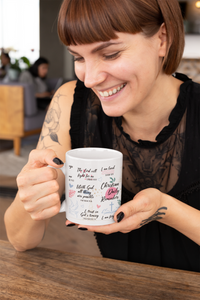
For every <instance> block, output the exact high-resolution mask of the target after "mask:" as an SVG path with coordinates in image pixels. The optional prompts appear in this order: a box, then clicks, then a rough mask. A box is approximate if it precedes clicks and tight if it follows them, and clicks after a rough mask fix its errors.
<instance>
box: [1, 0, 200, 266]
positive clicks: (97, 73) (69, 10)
mask: <svg viewBox="0 0 200 300" xmlns="http://www.w3.org/2000/svg"><path fill="white" fill-rule="evenodd" d="M58 32H59V36H60V39H61V40H62V41H63V43H64V44H65V45H66V46H67V47H68V50H69V52H70V53H71V54H72V55H73V56H74V60H75V72H76V75H77V77H78V81H77V83H76V82H70V83H67V84H65V85H63V86H62V87H61V88H60V89H59V91H58V92H57V93H56V95H55V97H54V100H53V102H52V104H51V106H50V109H49V112H48V114H47V117H46V120H45V122H44V127H43V130H42V133H41V137H40V140H39V143H38V146H37V150H34V151H33V152H31V154H30V157H29V161H28V163H27V165H26V166H25V167H24V168H23V170H22V171H21V173H20V174H19V176H18V178H17V182H18V187H19V192H18V195H17V196H16V199H15V200H14V202H13V203H12V204H11V206H10V207H9V208H8V210H7V212H6V214H5V224H6V228H7V233H8V238H9V240H10V241H11V243H12V244H13V246H14V247H15V248H16V249H17V250H19V251H23V250H26V249H30V248H33V247H35V246H36V245H38V244H39V242H40V241H41V239H42V237H43V235H44V232H45V229H46V227H47V225H48V222H49V219H50V218H51V217H52V216H54V215H56V214H57V213H58V212H59V209H60V196H61V195H62V193H63V190H64V176H63V174H62V172H61V171H60V170H59V167H60V166H62V163H63V162H62V161H64V159H65V152H66V151H68V150H69V149H71V148H76V147H99V146H100V147H106V148H113V149H116V150H119V151H121V152H122V153H123V157H124V162H123V194H122V203H123V204H122V206H121V207H120V208H119V209H118V211H117V212H116V213H115V223H114V224H111V225H106V226H99V227H91V226H83V225H81V224H79V225H78V228H80V229H88V230H90V231H95V232H96V234H95V235H96V239H97V243H98V245H99V247H100V250H101V253H102V255H103V256H105V257H110V258H115V259H122V260H129V261H134V262H139V263H146V264H152V265H158V266H164V267H171V268H179V269H185V270H191V271H200V247H199V245H200V211H199V209H200V155H199V153H200V149H199V148H200V143H199V138H200V132H199V128H200V127H199V110H200V106H199V105H200V99H199V98H200V86H199V85H198V84H196V83H193V82H192V81H191V80H189V79H188V78H187V77H186V76H184V75H181V74H175V75H173V76H172V74H173V73H174V72H175V70H176V69H177V67H178V65H179V62H180V60H181V57H182V53H183V48H184V30H183V22H182V16H181V12H180V8H179V4H178V2H177V0H152V1H148V0H143V1H139V0H124V1H121V0H110V1H106V0H99V1H97V0H95V1H87V0H71V1H69V0H65V1H64V2H63V4H62V7H61V10H60V14H59V20H58ZM50 124H51V125H50ZM52 133H53V134H52ZM47 165H51V166H53V167H57V170H55V169H52V168H48V167H47ZM66 225H67V226H68V225H72V224H71V222H69V221H68V220H67V221H66Z"/></svg>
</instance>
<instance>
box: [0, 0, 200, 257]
mask: <svg viewBox="0 0 200 300" xmlns="http://www.w3.org/2000/svg"><path fill="white" fill-rule="evenodd" d="M61 3H62V0H0V49H2V48H4V49H5V50H7V51H9V55H10V57H11V62H14V61H15V59H19V58H20V57H22V56H25V57H27V58H28V59H29V61H30V62H31V63H33V62H34V61H35V60H36V59H37V58H38V57H39V56H44V57H46V58H47V59H48V60H49V62H50V68H49V72H48V78H49V79H55V80H57V79H62V81H63V82H66V81H68V80H73V79H74V78H75V74H74V68H73V59H72V57H71V55H70V54H69V53H68V51H67V50H66V47H64V46H63V45H62V44H61V42H60V41H59V39H58V35H57V16H58V11H59V8H60V5H61ZM179 3H180V6H181V10H182V15H183V19H184V29H185V51H184V54H183V59H182V61H181V64H180V66H179V68H178V70H177V71H178V72H182V73H185V74H186V75H188V76H189V77H190V78H192V79H193V80H194V81H196V82H199V83H200V1H195V0H188V1H181V0H180V1H179ZM0 52H1V50H0ZM23 67H25V66H23V63H22V68H23ZM10 81H11V85H13V82H12V80H11V79H10ZM5 85H9V83H3V82H2V79H1V78H0V90H1V86H5ZM4 96H5V93H2V94H1V93H0V110H2V107H3V104H4ZM16 96H17V95H16ZM14 107H15V103H13V108H14ZM2 118H3V117H2V115H1V114H0V239H3V240H7V237H6V231H5V227H4V222H3V215H4V212H5V210H6V208H7V207H8V206H9V205H10V204H11V202H12V201H13V198H14V196H15V194H16V192H17V186H16V176H17V174H18V173H19V172H20V170H21V169H22V167H23V166H24V165H25V164H26V162H27V160H28V155H29V153H30V151H31V150H32V149H33V148H35V146H36V144H37V139H38V137H39V133H37V134H32V135H30V136H28V137H23V138H22V139H21V147H20V155H16V153H15V151H14V148H13V145H14V143H13V140H9V139H8V138H7V137H6V139H4V137H3V135H1V132H2V128H3V127H5V124H3V123H2V121H1V119H2ZM40 246H43V247H47V248H52V249H58V250H65V251H69V252H75V253H81V254H89V255H95V256H100V253H99V250H98V248H97V246H96V242H95V239H94V236H93V234H92V233H90V232H80V231H78V230H77V228H76V227H75V228H74V227H73V228H66V226H65V215H64V213H62V214H59V215H57V216H55V217H54V218H53V219H52V220H51V222H50V225H49V228H48V230H47V233H46V235H45V238H44V239H43V241H42V243H41V244H40Z"/></svg>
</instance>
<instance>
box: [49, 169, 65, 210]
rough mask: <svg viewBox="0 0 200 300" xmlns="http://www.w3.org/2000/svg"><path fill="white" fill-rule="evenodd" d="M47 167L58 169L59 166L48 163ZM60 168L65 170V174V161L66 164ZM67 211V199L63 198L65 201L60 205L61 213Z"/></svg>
mask: <svg viewBox="0 0 200 300" xmlns="http://www.w3.org/2000/svg"><path fill="white" fill-rule="evenodd" d="M47 167H49V168H53V169H56V170H57V168H54V167H52V166H49V165H48V166H47ZM59 170H61V171H62V172H63V174H64V175H65V163H64V165H63V167H62V168H59ZM66 211H67V201H66V199H65V200H63V202H62V203H61V207H60V211H59V213H61V212H66Z"/></svg>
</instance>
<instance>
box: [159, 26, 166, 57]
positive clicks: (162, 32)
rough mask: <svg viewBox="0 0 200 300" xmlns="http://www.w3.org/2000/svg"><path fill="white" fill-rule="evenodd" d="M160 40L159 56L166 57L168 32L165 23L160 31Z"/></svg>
mask: <svg viewBox="0 0 200 300" xmlns="http://www.w3.org/2000/svg"><path fill="white" fill-rule="evenodd" d="M158 38H159V56H160V57H165V55H166V53H167V45H168V39H167V30H166V26H165V23H163V24H162V25H161V26H160V29H159V31H158Z"/></svg>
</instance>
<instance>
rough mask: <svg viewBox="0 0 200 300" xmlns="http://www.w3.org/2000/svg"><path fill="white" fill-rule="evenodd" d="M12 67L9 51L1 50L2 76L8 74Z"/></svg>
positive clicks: (0, 68) (0, 69)
mask: <svg viewBox="0 0 200 300" xmlns="http://www.w3.org/2000/svg"><path fill="white" fill-rule="evenodd" d="M9 68H10V56H9V54H8V53H6V52H4V51H3V50H2V51H1V67H0V78H3V77H5V76H6V75H7V73H8V70H9Z"/></svg>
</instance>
